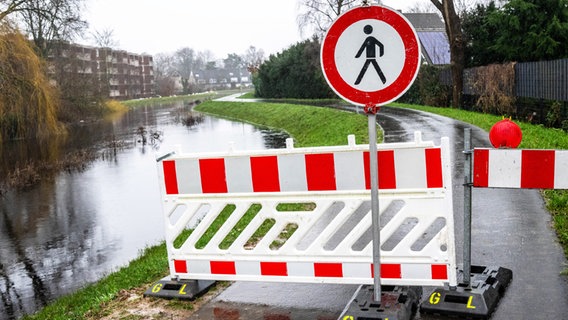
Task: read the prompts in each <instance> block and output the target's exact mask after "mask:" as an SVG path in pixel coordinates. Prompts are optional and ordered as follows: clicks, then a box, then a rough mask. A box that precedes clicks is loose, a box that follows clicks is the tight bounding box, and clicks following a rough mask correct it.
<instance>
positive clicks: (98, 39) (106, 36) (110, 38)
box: [91, 29, 120, 48]
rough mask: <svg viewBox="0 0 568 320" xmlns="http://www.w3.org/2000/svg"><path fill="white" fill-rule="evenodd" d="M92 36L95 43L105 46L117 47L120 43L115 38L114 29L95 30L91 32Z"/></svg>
mask: <svg viewBox="0 0 568 320" xmlns="http://www.w3.org/2000/svg"><path fill="white" fill-rule="evenodd" d="M91 38H93V41H94V43H95V45H97V46H99V47H103V48H117V47H118V46H119V45H120V44H119V42H118V40H116V39H115V38H114V30H112V29H103V30H95V31H94V32H92V33H91Z"/></svg>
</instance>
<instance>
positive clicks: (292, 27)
mask: <svg viewBox="0 0 568 320" xmlns="http://www.w3.org/2000/svg"><path fill="white" fill-rule="evenodd" d="M417 1H429V0H384V1H383V3H384V5H386V6H390V7H391V8H394V9H402V10H406V9H408V8H409V7H412V6H413V5H414V4H415V3H416V2H417ZM297 3H298V2H297V0H241V1H238V0H86V5H87V7H86V12H85V19H86V20H87V21H88V23H89V26H90V30H91V31H92V30H98V31H102V30H105V29H108V30H112V31H113V35H114V40H116V41H117V42H118V44H119V45H118V48H119V49H122V50H126V51H129V52H133V53H149V54H152V55H155V54H158V53H173V52H175V51H176V50H177V49H180V48H183V47H189V48H192V49H194V50H196V51H204V50H210V51H211V52H213V54H214V55H215V57H216V58H218V59H223V58H226V57H227V54H229V53H237V54H243V53H245V51H246V50H247V48H248V47H250V46H254V47H256V48H257V49H262V50H264V52H265V54H266V56H268V55H270V54H273V53H277V52H281V51H282V50H284V49H286V48H288V47H289V46H291V45H293V44H295V43H297V42H298V41H301V40H303V39H302V37H301V36H300V33H299V31H298V26H297V23H296V17H297V16H298V7H297ZM79 42H80V43H83V44H88V45H95V44H94V43H93V42H92V41H89V40H84V41H79Z"/></svg>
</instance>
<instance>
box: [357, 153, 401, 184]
mask: <svg viewBox="0 0 568 320" xmlns="http://www.w3.org/2000/svg"><path fill="white" fill-rule="evenodd" d="M363 161H364V166H365V188H367V190H370V189H371V177H370V174H371V159H370V153H369V152H364V153H363ZM377 162H378V164H379V189H396V172H395V170H394V168H395V164H394V150H384V151H379V152H377Z"/></svg>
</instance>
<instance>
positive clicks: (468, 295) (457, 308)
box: [420, 266, 513, 319]
mask: <svg viewBox="0 0 568 320" xmlns="http://www.w3.org/2000/svg"><path fill="white" fill-rule="evenodd" d="M460 276H462V278H463V271H461V270H460V274H459V275H458V277H460ZM512 279H513V271H511V270H509V269H506V268H502V267H485V266H472V267H471V287H470V286H467V285H464V284H459V285H458V287H457V288H456V289H454V290H451V289H448V288H436V289H435V290H434V291H433V292H432V293H431V294H430V296H428V297H426V299H424V301H423V302H422V304H421V306H420V312H421V313H426V314H437V315H444V316H452V317H459V318H467V319H489V318H490V317H491V314H492V313H493V312H494V311H495V309H496V308H497V305H498V304H499V301H500V300H501V298H502V297H503V295H504V294H505V291H506V290H507V287H508V286H509V283H510V282H511V280H512Z"/></svg>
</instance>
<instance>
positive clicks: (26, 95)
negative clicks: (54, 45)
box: [0, 24, 64, 141]
mask: <svg viewBox="0 0 568 320" xmlns="http://www.w3.org/2000/svg"><path fill="white" fill-rule="evenodd" d="M0 77H1V80H2V81H0V141H3V140H4V141H5V140H12V139H21V138H34V137H37V138H41V137H46V136H48V135H51V134H57V133H62V132H64V128H63V127H62V126H61V124H60V123H59V122H58V120H57V105H58V101H59V100H58V95H57V91H56V89H55V88H54V87H53V86H52V85H51V84H50V82H49V79H48V78H47V75H46V70H45V65H44V63H43V61H42V60H41V59H40V58H39V57H38V56H37V54H36V52H35V50H34V48H33V47H32V46H31V44H30V42H29V41H28V40H27V39H26V38H25V37H24V36H23V35H22V34H21V33H19V32H18V31H17V30H15V29H13V28H11V27H9V26H8V25H6V24H3V25H0Z"/></svg>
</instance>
